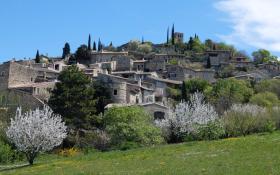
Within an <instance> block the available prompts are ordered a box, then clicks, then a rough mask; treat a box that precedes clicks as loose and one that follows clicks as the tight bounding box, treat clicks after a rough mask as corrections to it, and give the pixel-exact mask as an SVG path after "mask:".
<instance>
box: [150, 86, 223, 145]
mask: <svg viewBox="0 0 280 175" xmlns="http://www.w3.org/2000/svg"><path fill="white" fill-rule="evenodd" d="M217 119H218V114H217V112H216V111H215V109H214V107H213V106H211V105H210V104H209V103H206V102H205V100H204V95H203V94H202V93H198V92H196V93H194V94H192V95H191V97H190V101H189V102H180V103H179V104H178V105H176V107H175V109H172V108H169V112H168V115H167V116H166V118H165V119H163V120H157V121H155V122H156V125H157V126H159V127H160V128H162V130H163V132H164V133H165V134H166V135H169V137H177V138H179V137H180V136H181V135H182V134H190V133H196V132H197V131H198V128H199V127H200V126H203V125H207V124H208V123H209V122H214V121H215V120H217ZM175 142H176V141H175Z"/></svg>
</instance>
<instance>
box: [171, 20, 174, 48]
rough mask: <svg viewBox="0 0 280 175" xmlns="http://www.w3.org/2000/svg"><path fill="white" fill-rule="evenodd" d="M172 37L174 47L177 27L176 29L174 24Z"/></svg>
mask: <svg viewBox="0 0 280 175" xmlns="http://www.w3.org/2000/svg"><path fill="white" fill-rule="evenodd" d="M171 37H172V45H174V44H175V27H174V24H173V26H172V31H171Z"/></svg>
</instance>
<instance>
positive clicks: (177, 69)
mask: <svg viewBox="0 0 280 175" xmlns="http://www.w3.org/2000/svg"><path fill="white" fill-rule="evenodd" d="M166 68H167V71H166V72H167V75H166V77H168V78H169V79H171V80H177V81H185V80H188V79H192V78H200V79H204V80H206V81H208V82H214V81H215V71H213V70H206V69H205V70H194V69H191V68H186V67H182V66H178V65H168V66H167V67H166Z"/></svg>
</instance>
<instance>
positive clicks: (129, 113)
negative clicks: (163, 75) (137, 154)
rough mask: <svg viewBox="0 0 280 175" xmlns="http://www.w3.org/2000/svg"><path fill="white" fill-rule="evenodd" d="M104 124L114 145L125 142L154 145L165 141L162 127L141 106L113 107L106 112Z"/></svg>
mask: <svg viewBox="0 0 280 175" xmlns="http://www.w3.org/2000/svg"><path fill="white" fill-rule="evenodd" d="M104 124H105V131H106V132H107V133H108V134H109V136H110V137H111V143H112V144H113V145H114V146H116V145H117V146H119V145H122V144H123V143H125V142H135V143H137V144H139V145H141V146H142V145H153V144H159V143H162V141H163V139H162V137H161V132H160V129H158V128H157V127H155V126H154V125H153V123H152V118H151V116H150V115H148V114H147V113H146V112H145V111H144V110H143V109H142V108H140V107H119V108H116V107H113V108H111V109H109V110H108V111H106V112H105V115H104Z"/></svg>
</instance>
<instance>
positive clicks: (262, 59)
mask: <svg viewBox="0 0 280 175" xmlns="http://www.w3.org/2000/svg"><path fill="white" fill-rule="evenodd" d="M252 56H253V58H254V61H255V63H256V64H263V63H267V62H270V61H277V57H276V56H273V55H271V53H270V52H269V51H268V50H265V49H259V50H258V51H255V52H253V53H252Z"/></svg>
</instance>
